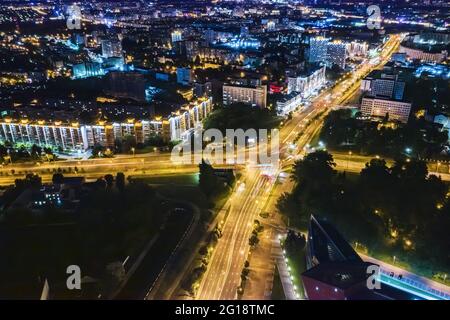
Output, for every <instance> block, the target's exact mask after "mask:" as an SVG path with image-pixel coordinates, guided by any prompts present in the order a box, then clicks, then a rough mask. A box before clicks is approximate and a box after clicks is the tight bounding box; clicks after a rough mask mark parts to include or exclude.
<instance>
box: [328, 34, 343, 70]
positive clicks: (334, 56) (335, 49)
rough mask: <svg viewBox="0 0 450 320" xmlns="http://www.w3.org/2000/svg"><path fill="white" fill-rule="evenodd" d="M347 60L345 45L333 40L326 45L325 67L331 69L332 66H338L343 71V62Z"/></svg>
mask: <svg viewBox="0 0 450 320" xmlns="http://www.w3.org/2000/svg"><path fill="white" fill-rule="evenodd" d="M346 59H347V45H346V43H345V42H343V41H340V40H334V41H331V42H330V43H328V45H327V65H329V66H330V67H332V66H333V65H337V66H339V67H340V68H341V69H345V61H346Z"/></svg>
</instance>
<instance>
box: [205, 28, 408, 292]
mask: <svg viewBox="0 0 450 320" xmlns="http://www.w3.org/2000/svg"><path fill="white" fill-rule="evenodd" d="M401 38H402V37H401V36H398V35H394V36H391V37H390V39H389V40H388V41H387V42H386V43H385V44H384V46H383V49H382V53H381V55H380V63H379V64H377V65H370V64H368V63H367V64H363V65H361V66H359V67H358V68H357V69H356V70H355V71H354V72H353V73H352V74H349V75H347V76H346V77H344V78H342V79H340V80H339V82H338V83H337V84H336V85H335V86H334V87H333V88H330V89H328V90H325V91H323V92H322V93H321V94H319V95H318V96H317V98H316V99H315V100H314V102H313V104H312V106H311V107H310V108H308V109H304V110H302V111H300V112H298V113H296V114H294V115H293V118H292V120H291V121H289V122H288V123H287V124H286V125H285V126H283V127H282V129H281V130H280V149H281V150H283V149H284V148H286V146H288V145H291V144H293V143H294V141H296V149H297V151H298V152H302V151H303V148H304V147H305V146H306V144H307V143H308V142H309V141H310V140H311V139H312V137H313V136H314V134H315V133H317V132H318V130H320V127H321V123H322V121H321V120H323V117H324V116H325V113H326V111H328V110H330V108H331V107H332V106H336V105H340V104H341V103H343V102H345V101H346V100H347V99H349V98H350V97H351V96H352V95H353V94H354V92H355V90H357V89H358V87H359V81H360V79H361V78H362V77H364V76H365V75H367V74H368V73H369V72H370V71H372V70H373V69H375V68H379V67H381V66H382V65H384V64H385V63H386V62H387V61H388V60H389V58H390V56H391V55H392V53H393V52H395V50H396V49H397V47H398V45H399V44H400V41H401ZM289 161H292V160H291V159H287V160H286V161H285V162H286V163H288V162H289ZM284 165H285V163H279V164H278V165H274V166H273V167H272V169H271V170H272V172H264V174H263V171H267V167H263V168H261V167H250V166H247V171H246V172H245V173H244V174H243V177H242V179H241V181H243V183H245V189H244V190H242V188H239V187H238V188H237V189H236V192H235V193H233V195H232V196H231V197H230V199H229V204H228V205H230V212H229V214H228V218H227V219H226V221H225V223H224V227H223V236H222V238H221V239H220V240H219V243H218V244H217V246H216V248H215V249H214V253H213V255H212V257H211V260H210V262H209V265H208V269H207V271H206V273H205V275H204V277H203V278H202V281H201V283H200V287H199V289H198V292H197V296H196V298H197V299H235V298H236V297H237V288H238V286H239V284H240V281H241V280H240V279H241V271H242V268H243V266H244V262H245V260H246V259H247V255H248V251H249V243H248V239H249V237H250V234H251V231H252V228H253V220H254V219H255V218H256V217H257V215H258V214H259V213H260V212H261V210H262V208H263V207H264V204H265V201H266V200H267V198H268V197H267V195H268V192H270V190H271V189H272V187H273V185H274V182H275V178H276V176H277V174H278V172H279V170H280V168H281V167H282V166H284ZM268 173H269V174H268ZM268 259H269V257H268ZM261 298H263V297H261Z"/></svg>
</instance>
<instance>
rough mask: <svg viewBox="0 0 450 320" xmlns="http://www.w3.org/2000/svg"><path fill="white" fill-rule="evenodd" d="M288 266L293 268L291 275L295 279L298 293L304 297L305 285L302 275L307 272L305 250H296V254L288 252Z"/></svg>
mask: <svg viewBox="0 0 450 320" xmlns="http://www.w3.org/2000/svg"><path fill="white" fill-rule="evenodd" d="M286 256H287V258H288V266H289V267H290V268H291V271H290V273H291V275H292V276H293V277H294V281H293V283H294V286H296V287H297V292H298V293H299V294H300V296H301V297H303V292H304V290H303V283H302V279H301V277H300V275H301V274H302V273H303V272H305V271H306V260H305V249H300V250H296V251H295V252H287V251H286Z"/></svg>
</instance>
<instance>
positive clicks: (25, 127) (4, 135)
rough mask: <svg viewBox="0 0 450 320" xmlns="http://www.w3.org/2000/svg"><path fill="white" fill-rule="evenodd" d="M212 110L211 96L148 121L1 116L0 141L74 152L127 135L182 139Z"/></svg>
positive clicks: (107, 144)
mask: <svg viewBox="0 0 450 320" xmlns="http://www.w3.org/2000/svg"><path fill="white" fill-rule="evenodd" d="M211 109H212V98H202V99H199V100H198V101H196V102H192V103H190V104H188V105H185V106H183V107H182V108H180V110H178V111H177V112H175V113H172V114H171V115H170V116H169V117H167V118H162V117H155V118H154V119H151V120H150V119H149V120H134V119H129V120H127V121H126V122H113V123H110V122H106V121H99V122H98V123H95V124H84V125H80V124H78V123H62V122H61V121H55V122H45V121H41V120H40V121H36V122H32V121H30V120H28V119H22V120H19V121H15V120H13V119H11V118H6V119H0V141H1V142H4V141H9V142H11V143H12V144H25V145H28V146H31V145H33V144H36V145H39V146H42V147H54V148H60V149H63V150H67V151H72V152H74V151H84V150H86V149H89V148H92V147H94V146H96V145H99V146H102V147H106V148H112V147H114V145H115V142H116V141H117V140H119V141H120V140H122V139H124V138H126V137H133V138H134V139H135V140H136V143H145V142H146V141H147V140H148V139H149V138H150V137H151V136H154V135H160V136H162V137H163V138H164V139H166V140H182V139H185V138H186V137H187V136H188V134H189V133H190V132H192V130H193V129H195V128H196V127H199V126H200V125H201V122H202V121H203V120H204V119H205V118H206V116H207V115H208V114H209V113H210V112H211Z"/></svg>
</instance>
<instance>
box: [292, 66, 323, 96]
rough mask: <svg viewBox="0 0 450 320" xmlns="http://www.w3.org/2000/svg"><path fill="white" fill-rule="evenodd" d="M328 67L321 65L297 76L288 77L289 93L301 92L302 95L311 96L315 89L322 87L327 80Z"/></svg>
mask: <svg viewBox="0 0 450 320" xmlns="http://www.w3.org/2000/svg"><path fill="white" fill-rule="evenodd" d="M325 72H326V67H325V66H319V67H316V68H313V69H311V70H309V71H308V72H306V73H303V74H300V75H298V76H297V77H288V78H287V81H288V94H291V93H292V92H298V93H301V95H302V97H304V98H307V97H309V96H310V95H311V94H312V93H313V92H314V91H316V90H318V89H320V88H321V87H322V86H323V85H324V84H325V82H326V77H325Z"/></svg>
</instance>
